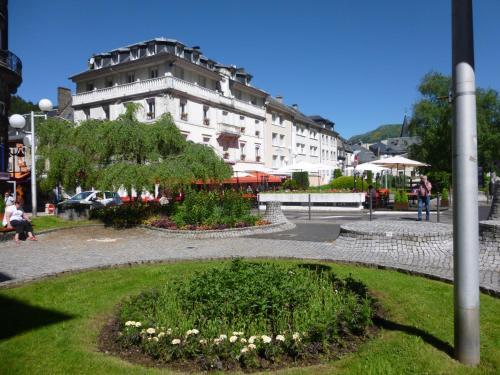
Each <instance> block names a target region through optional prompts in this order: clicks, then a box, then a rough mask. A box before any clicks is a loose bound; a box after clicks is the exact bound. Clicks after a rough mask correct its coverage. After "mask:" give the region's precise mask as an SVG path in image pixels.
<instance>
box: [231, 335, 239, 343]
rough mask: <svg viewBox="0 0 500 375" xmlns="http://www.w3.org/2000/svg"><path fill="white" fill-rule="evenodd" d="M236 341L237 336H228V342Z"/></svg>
mask: <svg viewBox="0 0 500 375" xmlns="http://www.w3.org/2000/svg"><path fill="white" fill-rule="evenodd" d="M236 341H238V336H231V337H230V338H229V342H230V343H235V342H236Z"/></svg>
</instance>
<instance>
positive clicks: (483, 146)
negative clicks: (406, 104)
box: [410, 72, 500, 173]
mask: <svg viewBox="0 0 500 375" xmlns="http://www.w3.org/2000/svg"><path fill="white" fill-rule="evenodd" d="M450 88H451V77H449V76H445V75H442V74H440V73H436V72H431V73H428V74H426V75H425V76H424V78H423V79H422V81H421V83H420V85H419V88H418V89H419V91H420V93H421V95H422V98H421V99H420V100H419V101H418V102H417V103H415V104H414V106H413V116H412V119H411V121H410V127H411V129H412V130H413V131H414V132H415V133H416V134H417V135H418V136H420V138H421V143H420V144H419V145H413V146H411V148H410V157H412V158H414V159H417V160H420V161H423V162H426V163H428V164H430V165H431V166H430V168H429V170H430V171H431V173H436V172H446V173H451V162H452V150H451V148H452V139H451V136H452V126H453V105H452V104H450V103H449V102H448V100H447V97H448V92H449V90H450ZM476 105H477V133H478V163H479V166H482V167H483V168H484V169H485V170H490V169H491V168H492V167H493V165H494V162H495V161H498V160H500V100H499V97H498V92H496V91H495V90H492V89H486V90H485V89H481V88H478V89H477V92H476Z"/></svg>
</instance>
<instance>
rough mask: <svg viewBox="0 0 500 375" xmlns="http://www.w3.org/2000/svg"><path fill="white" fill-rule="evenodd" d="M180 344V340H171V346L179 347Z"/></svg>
mask: <svg viewBox="0 0 500 375" xmlns="http://www.w3.org/2000/svg"><path fill="white" fill-rule="evenodd" d="M180 343H181V340H179V339H173V340H172V345H179V344H180Z"/></svg>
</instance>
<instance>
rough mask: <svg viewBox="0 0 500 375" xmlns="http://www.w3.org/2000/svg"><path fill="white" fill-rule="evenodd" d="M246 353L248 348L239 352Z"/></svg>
mask: <svg viewBox="0 0 500 375" xmlns="http://www.w3.org/2000/svg"><path fill="white" fill-rule="evenodd" d="M246 352H248V348H243V349H241V350H240V353H241V354H243V353H246Z"/></svg>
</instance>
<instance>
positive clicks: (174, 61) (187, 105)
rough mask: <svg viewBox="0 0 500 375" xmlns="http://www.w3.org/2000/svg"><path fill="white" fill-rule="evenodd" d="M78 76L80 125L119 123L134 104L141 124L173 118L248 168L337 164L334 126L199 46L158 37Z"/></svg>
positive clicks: (94, 61) (100, 58) (100, 59)
mask: <svg viewBox="0 0 500 375" xmlns="http://www.w3.org/2000/svg"><path fill="white" fill-rule="evenodd" d="M70 78H71V80H72V81H73V82H74V83H75V84H76V93H75V94H74V95H73V98H72V106H73V109H74V119H75V121H76V122H80V121H83V120H86V119H90V118H92V119H111V120H113V119H116V118H117V117H118V116H119V115H120V114H122V113H124V112H125V108H126V104H127V103H131V102H134V103H138V104H140V105H141V107H140V108H141V109H140V110H139V113H138V119H139V120H140V121H142V122H145V123H147V122H151V121H154V120H155V119H156V118H158V117H159V116H161V115H163V114H164V113H167V112H168V113H170V114H171V116H172V118H173V120H174V121H175V123H176V125H177V126H178V128H179V129H180V131H181V133H182V134H184V136H185V137H186V139H188V140H190V141H193V142H196V143H202V144H206V145H208V146H210V147H212V148H213V149H214V150H215V152H216V153H217V154H218V155H219V156H220V157H221V158H223V159H224V160H226V161H227V162H228V163H230V164H233V165H238V167H241V169H247V170H252V168H256V169H259V167H260V168H261V167H262V166H266V167H268V168H271V169H279V168H281V167H283V166H286V165H289V164H292V163H296V162H298V161H300V160H305V161H308V162H311V163H327V164H328V165H331V166H332V169H334V168H336V166H337V160H336V154H337V150H336V144H337V143H336V137H337V136H338V134H337V133H335V132H334V131H333V123H331V122H329V121H328V120H325V121H327V122H328V124H326V125H325V123H321V122H318V121H315V120H314V119H312V118H309V117H307V116H305V115H303V114H302V113H300V112H299V111H298V109H297V108H293V107H290V106H287V105H285V104H283V103H281V102H280V100H279V99H273V98H271V97H270V96H269V95H268V94H267V93H266V92H264V91H263V90H260V89H258V88H255V87H253V86H252V85H251V84H250V81H251V79H252V76H251V75H250V74H248V73H246V72H245V70H244V69H243V68H237V67H235V66H227V65H221V64H218V63H216V62H215V61H214V60H211V59H209V58H207V57H205V56H204V55H203V54H202V52H201V51H200V49H199V47H192V48H190V47H187V46H185V45H184V44H182V43H181V42H179V41H177V40H172V39H164V38H157V39H152V40H149V41H145V42H142V43H137V44H133V45H129V46H126V47H123V48H118V49H115V50H112V51H110V52H106V53H101V54H96V55H93V56H92V57H91V58H90V59H89V61H88V70H86V71H84V72H82V73H79V74H76V75H74V76H72V77H70ZM323 120H324V119H323ZM297 129H299V130H297ZM302 129H304V130H302ZM324 137H326V138H324ZM303 138H304V139H303ZM326 139H328V141H326ZM332 139H335V140H332ZM323 140H325V141H323Z"/></svg>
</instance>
